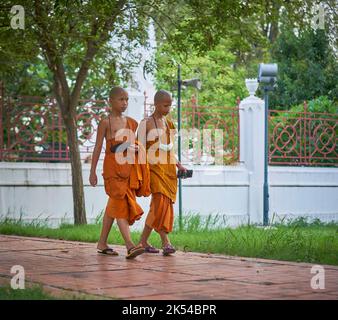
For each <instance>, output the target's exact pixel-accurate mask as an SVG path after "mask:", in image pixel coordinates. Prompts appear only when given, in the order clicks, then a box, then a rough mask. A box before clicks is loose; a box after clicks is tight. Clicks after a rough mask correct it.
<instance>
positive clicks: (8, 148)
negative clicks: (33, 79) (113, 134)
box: [0, 90, 108, 162]
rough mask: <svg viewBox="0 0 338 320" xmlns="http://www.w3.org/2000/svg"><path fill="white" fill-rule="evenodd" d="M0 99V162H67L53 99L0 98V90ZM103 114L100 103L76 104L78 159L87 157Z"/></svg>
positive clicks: (101, 101)
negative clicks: (79, 155) (79, 154)
mask: <svg viewBox="0 0 338 320" xmlns="http://www.w3.org/2000/svg"><path fill="white" fill-rule="evenodd" d="M0 99H1V100H0V161H46V162H68V161H69V147H68V142H67V136H66V131H65V127H64V124H63V121H62V116H61V114H60V111H59V108H58V106H57V104H56V101H55V99H54V98H41V97H32V96H30V97H28V96H21V97H17V98H15V99H14V98H11V97H4V94H3V90H2V93H1V97H0ZM107 112H108V107H107V104H106V102H105V101H103V100H80V103H79V105H78V109H77V126H78V139H79V144H80V146H79V149H80V153H81V159H83V160H86V159H88V157H90V155H91V153H92V151H93V147H94V145H95V139H96V128H97V126H98V122H99V120H100V118H101V117H102V116H103V115H104V114H107ZM88 160H89V159H88Z"/></svg>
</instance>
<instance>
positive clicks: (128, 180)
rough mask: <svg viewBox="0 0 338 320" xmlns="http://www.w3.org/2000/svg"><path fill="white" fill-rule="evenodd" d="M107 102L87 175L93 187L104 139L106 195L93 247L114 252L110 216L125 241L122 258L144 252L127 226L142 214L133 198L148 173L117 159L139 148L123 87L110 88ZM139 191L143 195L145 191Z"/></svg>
mask: <svg viewBox="0 0 338 320" xmlns="http://www.w3.org/2000/svg"><path fill="white" fill-rule="evenodd" d="M109 105H110V114H109V115H108V117H106V118H104V119H102V120H101V121H100V123H99V125H98V131H97V137H96V143H95V148H94V151H93V156H92V164H91V170H90V177H89V182H90V184H91V185H92V186H94V187H95V186H96V185H97V176H96V166H97V162H98V160H99V157H100V153H101V149H102V145H103V140H104V139H105V140H106V150H105V157H104V162H103V174H102V175H103V178H104V187H105V191H106V193H107V194H108V196H109V198H108V203H107V206H106V210H105V214H104V217H103V222H102V230H101V236H100V240H99V242H98V244H97V249H98V252H99V253H103V254H109V255H118V253H117V251H115V250H114V249H113V248H111V247H109V246H108V244H107V239H108V234H109V232H110V229H111V226H112V224H113V222H114V219H116V220H117V224H118V227H119V229H120V232H121V234H122V236H123V239H124V241H125V244H126V248H127V256H126V258H128V259H131V258H134V257H136V256H138V255H140V254H142V253H143V252H144V248H143V247H142V246H140V245H138V246H136V245H135V244H134V243H133V241H132V239H131V236H130V230H129V226H130V225H132V224H133V223H134V222H135V220H139V219H140V218H141V216H142V214H143V210H142V208H141V207H140V206H139V205H138V204H137V202H136V193H140V187H141V184H142V187H144V184H146V183H147V179H148V183H149V176H148V177H147V172H146V170H143V171H142V170H141V171H140V170H138V171H137V172H136V171H135V170H136V169H135V168H136V164H135V163H133V162H123V161H122V162H121V161H120V160H121V159H122V160H123V156H124V155H126V154H129V153H130V152H134V153H137V152H138V151H139V147H138V145H136V144H135V132H136V129H137V126H138V124H137V122H136V120H134V119H132V118H130V117H126V116H124V115H123V112H124V111H125V110H126V109H127V106H128V93H127V92H126V90H124V89H123V88H121V87H114V88H112V89H111V91H110V95H109ZM143 169H144V168H143ZM148 171H149V169H148ZM135 172H136V173H135ZM142 173H143V176H142ZM149 188H150V187H149ZM141 193H142V192H141ZM145 193H147V191H145ZM149 194H150V190H149ZM149 194H148V195H149ZM141 195H145V196H146V194H141Z"/></svg>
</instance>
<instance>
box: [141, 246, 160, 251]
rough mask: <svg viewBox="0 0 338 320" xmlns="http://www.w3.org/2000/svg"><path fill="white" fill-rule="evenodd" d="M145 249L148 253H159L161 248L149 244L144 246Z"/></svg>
mask: <svg viewBox="0 0 338 320" xmlns="http://www.w3.org/2000/svg"><path fill="white" fill-rule="evenodd" d="M144 251H145V252H146V253H159V252H160V250H158V249H156V248H155V247H153V246H147V247H145V248H144Z"/></svg>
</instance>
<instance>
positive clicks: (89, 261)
mask: <svg viewBox="0 0 338 320" xmlns="http://www.w3.org/2000/svg"><path fill="white" fill-rule="evenodd" d="M114 249H116V250H117V251H118V252H119V254H120V255H119V256H117V257H113V256H108V255H102V254H98V253H97V250H96V244H94V243H84V242H75V241H63V240H52V239H44V238H31V237H19V236H5V235H0V285H9V284H10V280H11V278H12V277H13V274H11V272H10V270H11V267H12V266H13V265H21V266H23V267H24V269H25V277H26V278H25V279H26V283H28V284H29V285H31V284H41V285H42V286H43V287H44V289H46V291H49V292H51V293H53V292H54V293H55V294H56V295H59V294H64V293H68V294H72V295H81V294H85V295H89V296H90V297H91V298H93V299H128V300H132V299H138V300H160V299H161V300H162V299H163V300H168V299H170V300H184V299H197V300H199V299H209V300H218V299H220V300H227V299H231V300H233V299H236V300H237V299H253V300H257V299H262V300H267V299H292V300H296V299H297V300H299V299H300V300H308V299H314V300H322V299H325V300H338V267H336V266H330V265H322V266H323V267H324V269H325V289H312V288H311V279H312V277H313V276H314V275H315V274H312V273H311V268H312V266H313V265H315V264H310V263H296V262H288V261H276V260H267V259H256V258H242V257H233V256H225V255H216V254H202V253H192V252H177V253H176V254H175V255H173V256H169V257H163V256H162V255H161V254H143V255H141V256H139V257H137V258H136V259H134V260H127V259H125V254H126V250H125V248H124V247H123V246H114Z"/></svg>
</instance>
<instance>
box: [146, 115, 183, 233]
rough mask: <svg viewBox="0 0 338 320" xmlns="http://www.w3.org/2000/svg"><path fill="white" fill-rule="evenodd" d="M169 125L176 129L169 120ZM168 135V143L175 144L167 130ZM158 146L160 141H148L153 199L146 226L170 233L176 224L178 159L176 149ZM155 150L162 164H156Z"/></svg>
mask: <svg viewBox="0 0 338 320" xmlns="http://www.w3.org/2000/svg"><path fill="white" fill-rule="evenodd" d="M167 123H168V126H169V128H170V129H175V126H174V124H173V123H172V122H171V121H169V120H167ZM166 134H167V141H166V143H169V141H171V142H174V136H173V135H172V136H171V137H170V132H169V131H168V130H166ZM169 138H170V140H169ZM158 145H159V141H158V139H157V141H156V140H155V141H147V151H148V158H149V168H150V189H151V193H152V198H151V203H150V210H149V213H148V216H147V219H146V224H147V225H148V226H149V227H151V228H153V229H155V230H156V231H165V232H167V233H168V232H171V231H172V230H173V224H174V208H173V204H174V203H175V201H176V193H177V174H176V159H175V154H174V149H172V150H170V151H163V150H158ZM151 149H152V151H151ZM153 150H156V152H155V157H157V159H158V160H159V161H160V163H154V162H155V161H154V159H152V156H151V154H152V153H153ZM150 151H151V152H150ZM164 159H165V160H166V161H164ZM161 162H162V163H161ZM163 162H167V163H163Z"/></svg>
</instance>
